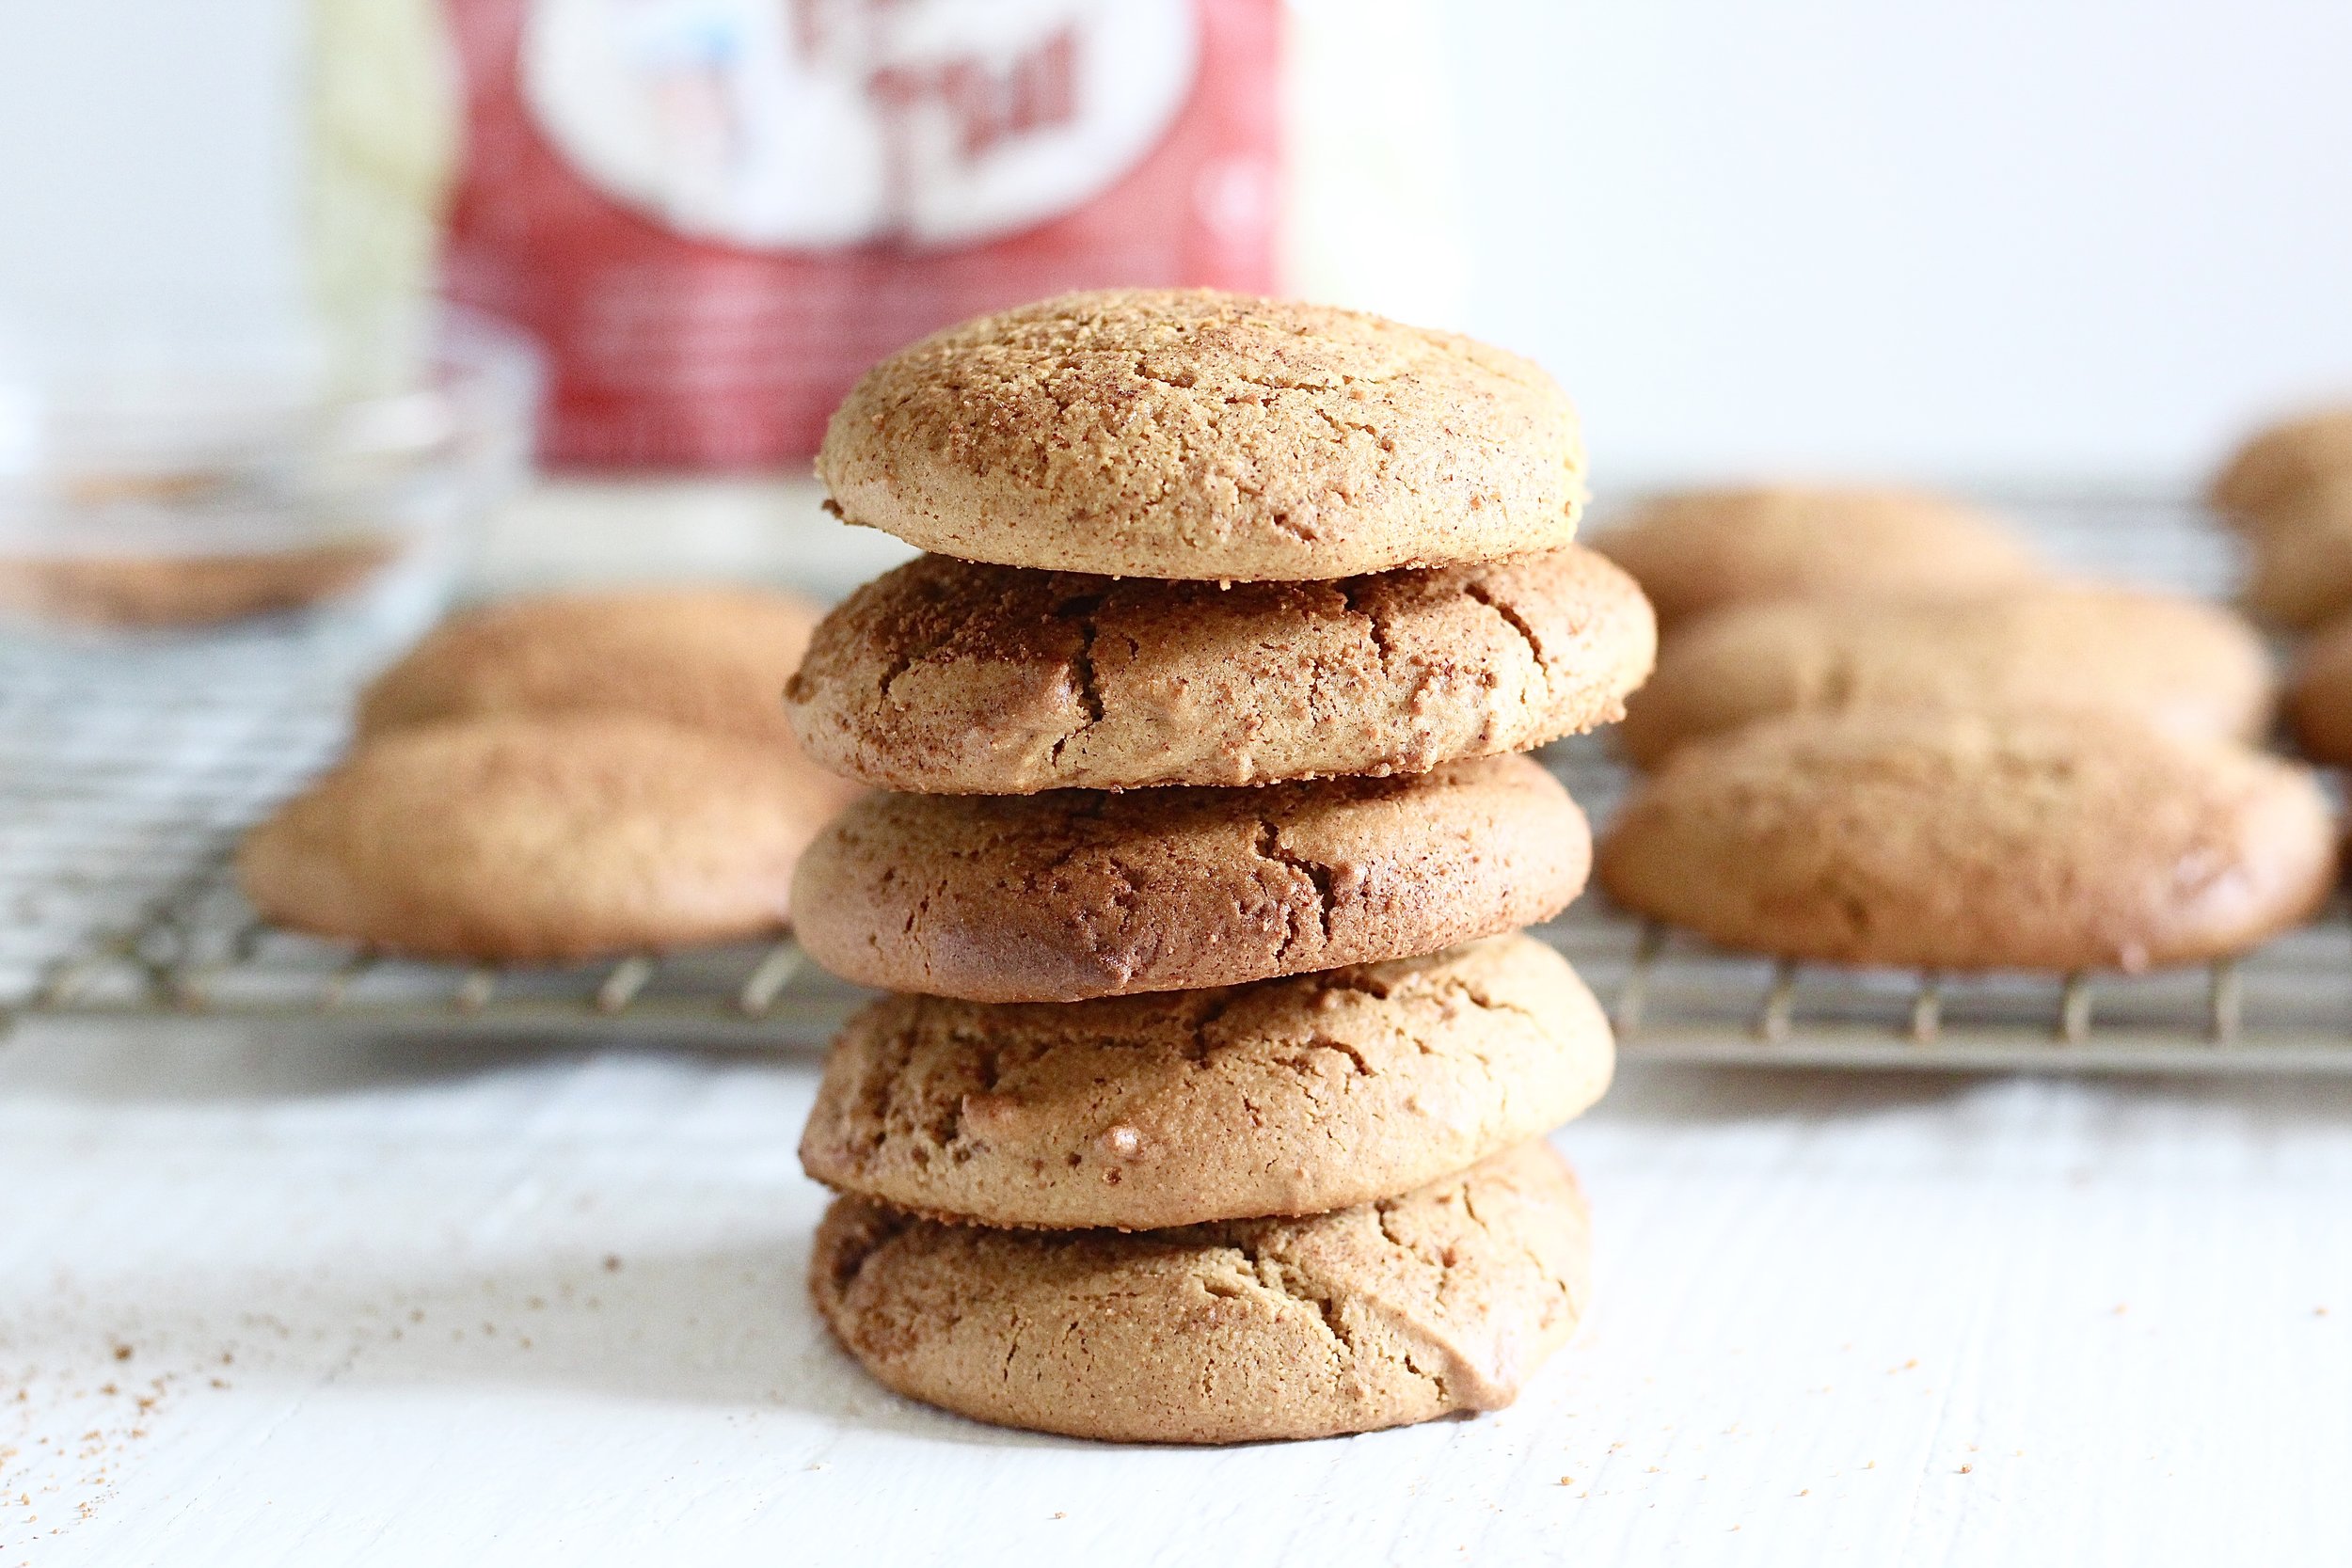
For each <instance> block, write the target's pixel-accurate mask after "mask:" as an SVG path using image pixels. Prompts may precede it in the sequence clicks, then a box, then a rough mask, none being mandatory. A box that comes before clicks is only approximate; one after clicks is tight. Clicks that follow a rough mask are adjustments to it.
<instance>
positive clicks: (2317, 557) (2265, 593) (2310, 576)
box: [2246, 475, 2352, 630]
mask: <svg viewBox="0 0 2352 1568" xmlns="http://www.w3.org/2000/svg"><path fill="white" fill-rule="evenodd" d="M2247 548H2248V550H2249V554H2250V555H2251V558H2252V571H2251V573H2250V574H2249V577H2248V579H2247V584H2246V608H2247V609H2248V610H2251V611H2252V612H2253V613H2254V614H2256V615H2258V616H2260V617H2261V618H2262V619H2264V620H2265V621H2268V622H2270V623H2271V624H2273V625H2274V626H2287V627H2291V628H2294V629H2296V630H2307V629H2309V628H2311V627H2313V626H2319V625H2321V624H2322V623H2324V622H2327V621H2331V620H2333V619H2334V618H2335V617H2336V616H2338V615H2340V614H2342V613H2344V611H2345V610H2352V475H2347V476H2344V477H2343V478H2338V479H2330V480H2323V481H2319V482H2316V483H2312V485H2310V486H2309V487H2307V488H2305V489H2301V490H2297V491H2296V492H2295V494H2294V496H2293V497H2292V498H2291V499H2285V500H2282V501H2281V502H2280V505H2279V506H2278V508H2277V509H2276V510H2275V511H2273V512H2271V513H2270V514H2269V515H2268V516H2267V518H2266V519H2265V523H2264V526H2263V529H2262V531H2261V532H2259V533H2257V534H2253V535H2251V536H2249V539H2248V541H2247Z"/></svg>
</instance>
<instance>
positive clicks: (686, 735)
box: [237, 714, 843, 962]
mask: <svg viewBox="0 0 2352 1568" xmlns="http://www.w3.org/2000/svg"><path fill="white" fill-rule="evenodd" d="M842 787H843V786H842V785H841V784H839V783H838V782H837V781H834V780H833V779H831V778H830V777H829V776H827V775H824V774H821V773H818V771H817V770H816V769H814V768H810V767H809V766H808V765H807V764H806V763H803V762H801V761H800V760H799V759H798V758H796V757H793V756H791V755H790V754H788V753H780V752H778V751H777V750H776V749H775V748H774V747H772V746H762V745H757V744H755V743H752V742H748V741H744V740H740V739H738V738H736V737H734V736H723V735H713V734H709V733H707V732H704V731H699V730H690V729H685V728H683V727H681V726H678V725H675V724H669V723H664V722H662V721H659V720H653V719H643V718H638V717H635V716H633V715H627V714H563V715H547V716H511V717H505V718H495V719H481V720H472V721H462V722H455V723H448V724H431V725H423V726H420V727H417V728H413V729H405V730H399V731H395V732H394V733H392V734H389V735H387V736H383V737H382V738H380V739H378V740H374V741H372V742H370V743H369V744H367V745H365V746H363V747H361V748H360V749H359V750H358V752H355V753H354V754H353V755H352V756H351V757H350V758H349V759H347V760H346V761H345V762H343V763H342V766H340V767H338V768H335V769H334V770H333V771H331V772H329V773H328V774H327V775H326V777H324V778H322V779H321V780H319V781H318V782H317V783H316V784H312V785H311V786H310V788H309V789H308V790H306V791H304V792H303V793H302V794H301V795H300V796H298V797H296V798H295V799H294V800H291V801H289V802H287V803H286V804H285V805H284V806H282V807H280V808H279V809H278V812H277V813H276V814H275V815H274V816H271V817H269V818H268V819H267V820H266V821H264V822H262V824H261V825H260V826H259V827H257V828H255V829H254V830H253V831H252V832H250V833H248V834H247V835H246V840H245V843H244V846H243V847H242V848H241V850H240V851H239V854H238V863H237V871H238V879H239V880H240V881H241V882H242V884H243V885H244V888H245V892H246V897H247V898H248V899H250V900H251V902H252V903H253V905H254V907H255V908H256V909H257V910H259V911H261V913H262V915H263V916H264V917H266V918H267V919H269V920H271V921H273V922H275V923H276V924H278V925H279V926H284V927H292V928H294V929H296V930H302V931H310V932H313V933H315V934H317V935H320V936H326V937H336V938H341V939H342V940H344V941H348V942H358V943H360V944H362V945H365V946H368V947H372V948H378V949H381V950H383V951H386V952H392V953H405V954H414V955H418V956H421V957H424V958H456V959H469V960H479V961H485V962H530V961H539V960H563V959H577V958H595V957H598V956H603V955H612V954H623V953H633V952H640V951H644V950H648V949H654V950H659V949H663V948H671V947H683V946H688V945H691V944H693V943H697V942H725V941H730V940H734V939H738V938H747V937H755V936H761V935H765V934H769V933H772V932H775V931H778V930H781V929H782V928H783V927H784V926H785V924H786V916H787V911H788V909H789V907H790V891H791V885H792V870H793V866H794V864H795V863H796V862H797V861H798V860H799V858H800V854H801V850H802V848H803V847H804V846H805V845H806V844H807V843H808V841H809V839H810V837H811V836H812V835H813V834H814V833H815V832H816V831H817V829H818V824H819V823H821V822H822V821H823V820H824V818H825V816H827V815H828V814H829V813H830V812H831V811H832V810H833V809H834V805H835V803H836V801H837V800H838V796H839V792H840V790H841V789H842Z"/></svg>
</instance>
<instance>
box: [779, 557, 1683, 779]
mask: <svg viewBox="0 0 2352 1568" xmlns="http://www.w3.org/2000/svg"><path fill="white" fill-rule="evenodd" d="M1656 648H1657V629H1656V627H1655V626H1653V625H1652V624H1651V621H1650V614H1649V607H1648V605H1647V604H1646V603H1645V601H1644V600H1643V598H1642V592H1641V590H1640V589H1638V588H1636V587H1634V586H1633V579H1632V578H1629V577H1627V576H1626V575H1625V574H1624V573H1623V572H1622V571H1620V570H1618V569H1617V568H1616V567H1615V566H1613V565H1612V564H1610V563H1609V562H1606V561H1604V560H1602V559H1601V558H1600V557H1599V556H1597V555H1595V554H1593V553H1592V552H1591V551H1590V550H1582V549H1578V548H1576V547H1575V546H1569V547H1568V548H1566V549H1561V550H1552V551H1549V552H1547V553H1545V554H1542V555H1532V556H1522V557H1520V558H1519V559H1518V560H1516V561H1506V562H1494V563H1491V564H1487V565H1481V566H1452V567H1440V568H1433V569H1427V570H1421V571H1401V572H1384V573H1380V574H1377V575H1375V576H1372V577H1364V578H1345V579H1343V580H1341V581H1338V582H1311V583H1277V582H1265V583H1236V584H1234V585H1233V586H1232V588H1230V589H1223V590H1220V589H1219V588H1218V587H1217V586H1216V584H1215V583H1195V582H1158V581H1150V580H1143V579H1137V578H1127V579H1123V580H1122V579H1114V578H1100V577H1086V576H1081V575H1078V574H1073V573H1048V572H1031V571H1025V570H1022V569H1021V568H1018V567H1012V566H985V565H976V564H972V563H969V562H961V561H954V560H950V559H949V558H947V557H946V556H936V555H934V556H925V557H923V558H922V559H920V560H918V561H914V562H909V563H908V564H906V565H904V566H901V567H900V568H898V570H897V571H895V572H892V573H891V574H889V575H888V576H887V577H884V578H880V579H879V580H877V581H875V582H871V583H868V584H867V585H866V587H864V588H863V589H860V590H859V591H858V592H857V593H856V594H852V595H851V596H850V600H849V601H848V602H847V603H846V604H844V605H842V606H841V608H839V609H838V610H834V613H833V614H832V615H830V616H828V617H827V618H826V620H825V623H824V625H823V626H820V627H819V628H818V633H817V638H816V641H814V643H813V644H812V645H811V647H810V650H809V657H808V658H807V659H806V661H805V662H803V664H802V666H801V670H800V673H799V674H797V675H795V676H794V677H793V679H792V684H791V686H790V687H789V688H788V689H787V699H786V700H787V707H788V709H789V711H790V713H791V716H792V721H793V724H794V726H795V727H796V728H797V729H798V731H799V733H800V736H801V740H802V743H803V745H804V746H805V747H806V748H807V749H808V752H809V754H810V755H812V756H813V757H815V758H817V760H818V761H819V762H821V763H823V764H824V765H825V766H827V767H829V768H833V769H834V771H836V772H839V773H844V774H847V775H849V776H850V777H852V778H856V779H861V780H863V781H865V782H866V783H867V784H880V785H882V786H883V787H885V788H889V789H905V790H913V791H915V792H917V793H921V794H935V795H936V794H946V795H961V794H978V795H1025V794H1029V793H1031V792H1032V791H1036V790H1041V789H1072V788H1078V789H1123V788H1131V787H1134V786H1136V785H1142V784H1266V783H1272V782H1277V781H1280V780H1286V779H1303V778H1316V777H1325V776H1332V775H1341V776H1350V775H1372V776H1379V775H1385V774H1390V773H1419V772H1425V771H1427V770H1428V769H1429V768H1434V767H1436V766H1437V765H1438V764H1439V763H1441V762H1448V761H1452V760H1454V759H1455V758H1458V757H1474V756H1489V755H1493V754H1496V753H1499V752H1519V751H1526V750H1529V749H1531V748H1533V747H1536V746H1540V745H1542V744H1543V743H1544V742H1546V741H1548V740H1553V739H1556V738H1558V737H1559V736H1564V735H1569V734H1573V733H1575V732H1577V731H1580V730H1586V729H1590V728H1592V727H1593V726H1594V725H1596V724H1605V723H1610V722H1612V721H1615V720H1616V719H1618V718H1619V717H1621V716H1622V715H1623V713H1624V711H1625V710H1624V703H1625V696H1626V693H1627V692H1629V691H1630V690H1632V689H1634V688H1635V687H1636V686H1639V685H1640V684H1641V682H1642V679H1643V677H1644V676H1645V675H1646V674H1647V673H1649V666H1650V661H1651V659H1652V657H1654V656H1655V653H1656Z"/></svg>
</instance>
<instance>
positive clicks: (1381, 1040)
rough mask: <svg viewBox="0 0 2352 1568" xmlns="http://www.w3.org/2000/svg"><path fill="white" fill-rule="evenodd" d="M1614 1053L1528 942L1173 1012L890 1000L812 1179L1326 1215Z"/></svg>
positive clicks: (1523, 1109) (890, 1198)
mask: <svg viewBox="0 0 2352 1568" xmlns="http://www.w3.org/2000/svg"><path fill="white" fill-rule="evenodd" d="M1612 1060H1613V1050H1612V1045H1611V1038H1610V1031H1609V1023H1608V1021H1607V1020H1606V1019H1605V1018H1604V1017H1603V1016H1602V1014H1601V1010H1600V1005H1599V1004H1598V1003H1597V1002H1596V1001H1595V1000H1594V999H1593V994H1592V992H1591V991H1589V990H1586V989H1585V987H1584V984H1583V982H1582V981H1581V980H1579V979H1578V978H1577V976H1576V973H1575V971H1573V970H1571V969H1570V968H1569V967H1568V964H1567V960H1566V959H1565V958H1561V957H1560V955H1559V954H1558V953H1556V952H1554V951H1553V950H1552V949H1551V948H1549V946H1547V945H1545V944H1544V943H1542V942H1537V941H1534V939H1532V938H1529V937H1523V936H1511V937H1505V938H1501V939H1498V940H1496V941H1493V942H1480V943H1475V944H1473V945H1470V946H1468V947H1460V948H1454V949H1451V950H1449V951H1447V952H1444V953H1440V954H1434V955H1431V956H1429V957H1426V958H1405V959H1398V960H1395V961H1393V962H1390V963H1384V964H1372V965H1366V966H1363V967H1359V968H1353V969H1338V970H1327V971H1324V972H1322V973H1319V974H1306V975H1300V976H1296V977H1295V978H1291V979H1284V980H1268V981H1263V982H1261V983H1260V984H1258V985H1255V986H1244V987H1224V988H1217V989H1213V990H1189V991H1179V992H1176V993H1175V994H1173V995H1167V996H1148V997H1116V998H1111V999H1107V1000H1104V1001H1097V1002H1076V1003H1065V1004H1058V1005H1051V1004H1049V1005H1034V1006H988V1005H986V1004H982V1003H974V1002H951V1001H946V1000H942V999H940V998H936V997H923V996H894V997H889V998H886V999H884V1000H883V1001H882V1002H879V1003H876V1004H875V1005H874V1006H871V1007H869V1008H867V1009H866V1011H865V1012H863V1013H861V1014H860V1015H858V1017H856V1018H855V1019H853V1020H852V1021H851V1022H850V1025H849V1027H848V1028H847V1029H845V1030H844V1031H843V1032H842V1035H841V1037H840V1038H838V1039H837V1040H835V1041H834V1046H833V1051H832V1053H831V1054H830V1055H829V1056H828V1057H827V1059H826V1063H825V1076H824V1081H823V1083H822V1085H820V1086H819V1088H818V1094H817V1104H816V1108H815V1109H814V1110H813V1111H812V1112H811V1113H810V1116H809V1121H808V1129H807V1132H805V1133H804V1134H803V1137H802V1140H801V1163H802V1164H803V1165H804V1166H805V1167H807V1170H808V1172H809V1174H810V1175H812V1176H814V1177H816V1178H817V1179H818V1180H820V1181H824V1182H827V1183H829V1184H831V1185H832V1186H834V1187H837V1188H840V1189H842V1190H844V1191H848V1192H854V1193H858V1194H861V1195H863V1196H868V1197H873V1198H878V1199H881V1200H882V1201H884V1202H888V1203H893V1204H896V1205H898V1206H899V1207H901V1208H905V1209H912V1210H917V1211H921V1212H929V1213H932V1214H935V1215H937V1216H939V1217H941V1218H948V1219H966V1220H976V1221H979V1222H983V1223H987V1224H992V1225H1014V1226H1046V1227H1092V1226H1110V1227H1118V1228H1120V1229H1129V1230H1136V1229H1157V1228H1164V1227H1169V1226H1177V1225H1192V1224H1197V1223H1200V1222H1203V1221H1208V1220H1217V1219H1232V1218H1246V1217H1250V1216H1258V1215H1266V1214H1302V1213H1319V1212H1324V1211H1326V1210H1329V1209H1337V1208H1343V1207H1344V1206H1346V1205H1348V1204H1351V1203H1361V1202H1368V1201H1370V1200H1372V1199H1375V1198H1381V1197H1391V1196H1395V1195H1396V1194H1398V1193H1402V1192H1406V1191H1409V1190H1411V1189H1412V1188H1415V1187H1419V1186H1421V1185H1422V1183H1424V1182H1426V1181H1431V1180H1436V1179H1438V1177H1441V1176H1447V1175H1451V1174H1453V1173H1454V1172H1455V1171H1459V1170H1462V1169H1465V1168H1466V1167H1468V1166H1470V1165H1471V1164H1475V1163H1476V1162H1478V1161H1479V1160H1481V1159H1484V1158H1485V1157H1486V1156H1487V1155H1489V1154H1493V1153H1496V1152H1497V1151H1499V1150H1501V1149H1503V1148H1508V1147H1510V1146H1511V1145H1514V1144H1517V1143H1519V1142H1521V1141H1523V1140H1525V1139H1528V1138H1531V1137H1536V1136H1540V1135H1541V1134H1543V1133H1544V1132H1549V1130H1550V1129H1552V1128H1553V1127H1556V1126H1558V1125H1559V1124H1560V1123H1561V1122H1564V1121H1565V1120H1567V1119H1568V1118H1569V1117H1573V1116H1575V1115H1577V1114H1578V1113H1579V1112H1581V1111H1582V1110H1583V1109H1584V1108H1585V1107H1586V1106H1588V1105H1590V1104H1591V1103H1592V1102H1593V1101H1595V1100H1597V1099H1598V1098H1599V1097H1600V1093H1601V1090H1602V1089H1603V1088H1605V1087H1606V1086H1607V1085H1608V1082H1609V1075H1610V1069H1611V1064H1612Z"/></svg>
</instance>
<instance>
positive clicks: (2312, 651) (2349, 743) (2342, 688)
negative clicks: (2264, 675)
mask: <svg viewBox="0 0 2352 1568" xmlns="http://www.w3.org/2000/svg"><path fill="white" fill-rule="evenodd" d="M2287 717H2288V719H2289V720H2290V721H2292V722H2293V724H2294V727H2295V738H2296V743H2297V744H2299V745H2300V746H2301V747H2302V748H2303V753H2304V755H2306V756H2308V757H2310V758H2311V759H2312V761H2313V762H2326V763H2333V764H2336V765H2337V766H2339V767H2342V766H2345V765H2352V616H2346V617H2344V618H2341V619H2338V620H2335V621H2331V622H2329V623H2328V625H2327V626H2323V627H2322V628H2321V629H2320V631H2319V633H2318V635H2316V636H2314V637H2313V638H2312V640H2311V641H2309V642H2307V643H2305V644H2304V645H2303V649H2302V652H2301V653H2300V654H2298V655H2297V656H2296V661H2295V674H2294V680H2293V684H2292V685H2291V686H2290V687H2289V689H2288V693H2287Z"/></svg>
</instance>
